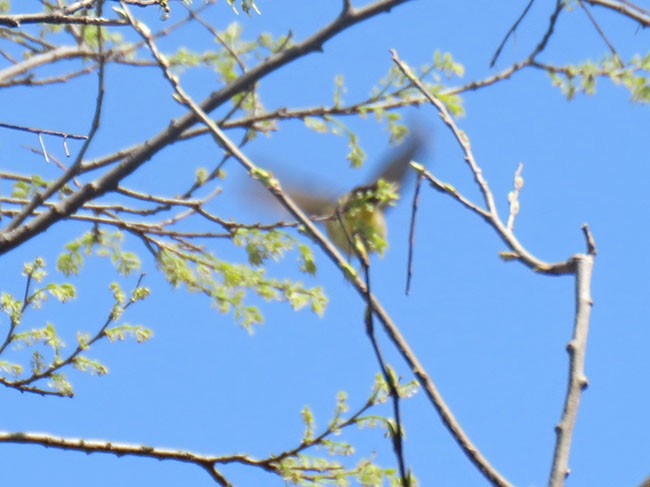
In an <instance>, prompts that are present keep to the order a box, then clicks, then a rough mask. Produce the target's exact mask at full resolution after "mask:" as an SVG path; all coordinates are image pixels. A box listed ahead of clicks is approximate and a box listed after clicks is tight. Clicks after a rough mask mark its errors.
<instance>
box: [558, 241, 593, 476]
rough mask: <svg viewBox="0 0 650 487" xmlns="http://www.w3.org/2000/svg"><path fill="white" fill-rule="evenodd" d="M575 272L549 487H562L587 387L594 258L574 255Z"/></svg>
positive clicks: (567, 470) (591, 255) (567, 472)
mask: <svg viewBox="0 0 650 487" xmlns="http://www.w3.org/2000/svg"><path fill="white" fill-rule="evenodd" d="M574 261H575V273H576V277H575V279H576V317H575V325H574V328H573V336H572V338H571V341H570V342H569V343H568V345H567V352H568V353H569V384H568V388H567V394H566V397H565V401H564V409H563V412H562V419H561V420H560V422H559V423H558V424H557V426H556V427H555V433H556V441H555V451H554V454H553V465H552V468H551V474H550V478H549V486H550V487H562V486H563V485H564V480H565V478H566V477H567V475H568V474H569V453H570V451H571V439H572V436H573V430H574V428H575V422H576V417H577V416H578V407H579V406H580V397H581V395H582V391H584V390H585V389H586V388H587V385H588V383H589V382H588V380H587V377H586V375H585V354H586V350H587V336H588V335H589V316H590V314H591V307H592V306H593V301H592V299H591V275H592V272H593V267H594V255H593V254H590V255H584V254H578V255H576V256H574Z"/></svg>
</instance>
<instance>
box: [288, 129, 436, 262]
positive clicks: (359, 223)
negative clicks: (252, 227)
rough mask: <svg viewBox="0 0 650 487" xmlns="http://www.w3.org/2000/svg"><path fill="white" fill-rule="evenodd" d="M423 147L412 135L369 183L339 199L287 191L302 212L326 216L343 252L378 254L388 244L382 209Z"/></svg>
mask: <svg viewBox="0 0 650 487" xmlns="http://www.w3.org/2000/svg"><path fill="white" fill-rule="evenodd" d="M423 146H424V140H423V136H422V134H421V133H420V132H417V133H415V134H412V135H411V136H409V137H408V138H407V140H406V141H405V142H404V146H403V147H402V148H401V150H399V151H397V153H394V154H391V155H390V157H388V159H387V160H386V162H384V163H383V164H381V165H380V169H379V170H378V171H377V172H376V174H375V176H374V177H373V178H372V179H371V180H370V182H369V183H367V184H364V185H361V186H357V187H355V188H353V189H352V190H350V191H348V192H347V193H345V194H343V195H342V196H341V197H340V198H339V199H338V200H336V199H333V198H324V197H319V196H316V195H314V194H313V192H311V193H310V192H307V191H304V190H300V191H299V190H292V189H288V190H287V192H288V194H289V196H291V198H292V199H293V200H294V201H295V202H296V203H297V204H298V206H299V207H300V208H301V209H302V210H303V211H304V212H305V213H307V214H309V215H311V216H314V217H320V218H325V219H326V222H325V229H326V230H327V234H328V236H329V237H330V239H331V240H332V242H333V243H334V244H335V245H336V246H337V247H338V248H339V249H340V250H341V251H342V252H344V253H345V254H347V255H354V254H355V253H356V254H361V255H364V256H367V255H368V254H370V253H379V254H380V255H381V254H382V253H383V251H384V250H385V248H386V247H387V243H386V236H387V227H386V217H385V211H386V209H387V208H388V207H390V206H391V205H392V204H394V202H395V201H396V200H397V199H398V198H399V192H400V189H401V187H402V185H403V182H404V178H405V176H406V174H407V170H408V167H409V163H410V162H411V160H412V159H413V157H415V156H416V155H417V154H418V153H420V152H421V150H422V148H423Z"/></svg>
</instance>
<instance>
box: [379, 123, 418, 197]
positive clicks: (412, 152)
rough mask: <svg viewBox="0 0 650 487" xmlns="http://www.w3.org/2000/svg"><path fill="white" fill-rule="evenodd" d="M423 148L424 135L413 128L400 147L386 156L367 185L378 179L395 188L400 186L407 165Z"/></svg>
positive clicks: (416, 128)
mask: <svg viewBox="0 0 650 487" xmlns="http://www.w3.org/2000/svg"><path fill="white" fill-rule="evenodd" d="M424 146H425V135H424V133H423V130H422V128H418V127H414V128H412V129H411V134H410V135H409V136H408V137H407V138H406V140H404V142H403V143H402V146H401V147H400V148H399V149H397V150H395V151H393V152H391V153H390V154H388V156H386V158H385V160H384V161H383V162H382V163H381V164H380V165H379V170H378V171H377V172H376V173H375V174H374V177H373V179H371V180H370V183H369V184H374V183H375V182H377V181H378V180H379V179H383V180H384V181H386V182H388V183H394V184H395V185H396V186H397V188H396V189H399V187H400V186H401V184H402V181H403V180H404V176H405V175H406V172H407V170H408V167H409V163H410V162H411V161H412V160H413V158H414V157H416V156H417V155H418V154H420V153H422V151H423V150H424Z"/></svg>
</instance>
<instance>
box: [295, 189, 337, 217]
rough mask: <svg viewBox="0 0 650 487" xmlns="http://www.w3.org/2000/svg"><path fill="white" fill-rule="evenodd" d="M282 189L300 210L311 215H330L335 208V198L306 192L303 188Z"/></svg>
mask: <svg viewBox="0 0 650 487" xmlns="http://www.w3.org/2000/svg"><path fill="white" fill-rule="evenodd" d="M284 190H285V191H286V193H287V194H288V195H289V196H290V197H291V199H292V200H293V201H295V202H296V204H297V205H298V206H299V207H300V209H301V210H302V211H304V212H305V213H307V214H308V215H311V216H330V215H331V214H332V213H333V212H334V209H335V208H336V204H337V200H336V198H331V197H328V196H323V195H318V194H314V193H313V192H311V193H308V192H306V191H304V190H298V189H295V188H290V187H289V188H287V187H285V188H284Z"/></svg>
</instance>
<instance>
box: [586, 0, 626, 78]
mask: <svg viewBox="0 0 650 487" xmlns="http://www.w3.org/2000/svg"><path fill="white" fill-rule="evenodd" d="M578 3H579V4H580V7H582V10H584V12H585V13H586V14H587V17H588V18H589V21H590V22H591V24H592V25H593V26H594V28H595V29H596V32H598V35H600V37H601V39H602V40H603V41H604V42H605V44H607V47H608V48H609V51H610V52H611V53H612V55H613V56H614V57H615V58H616V60H617V61H618V63H619V65H621V66H622V64H623V61H621V56H619V55H618V52H617V51H616V48H615V47H614V45H613V44H612V43H611V42H610V41H609V39H608V38H607V36H606V35H605V32H604V31H603V29H601V28H600V25H598V22H596V19H595V18H594V16H593V15H591V12H590V11H589V9H588V8H587V6H586V5H585V4H584V2H583V1H582V0H578Z"/></svg>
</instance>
